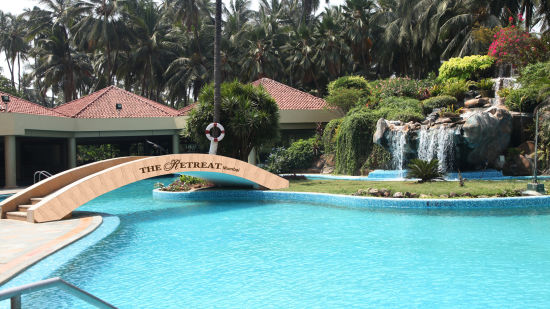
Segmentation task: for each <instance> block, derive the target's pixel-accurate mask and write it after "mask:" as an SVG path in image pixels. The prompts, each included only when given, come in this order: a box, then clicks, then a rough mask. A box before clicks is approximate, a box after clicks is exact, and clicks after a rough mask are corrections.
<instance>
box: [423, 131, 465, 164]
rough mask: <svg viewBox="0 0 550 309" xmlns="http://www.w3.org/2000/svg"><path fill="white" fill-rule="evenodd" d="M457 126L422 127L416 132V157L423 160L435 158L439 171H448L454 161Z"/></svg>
mask: <svg viewBox="0 0 550 309" xmlns="http://www.w3.org/2000/svg"><path fill="white" fill-rule="evenodd" d="M456 134H458V129H457V128H448V127H444V126H440V127H439V128H437V129H435V128H434V129H428V128H426V127H424V126H423V127H422V128H421V129H420V131H419V132H418V158H419V159H421V160H425V161H430V160H432V159H437V160H438V161H439V168H440V170H441V171H444V172H446V171H450V170H452V169H453V168H454V162H455V146H456V142H455V136H456Z"/></svg>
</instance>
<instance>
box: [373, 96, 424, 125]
mask: <svg viewBox="0 0 550 309" xmlns="http://www.w3.org/2000/svg"><path fill="white" fill-rule="evenodd" d="M377 108H378V110H379V113H380V114H382V115H384V118H387V119H391V120H401V121H403V122H409V121H421V120H422V119H424V115H423V114H422V108H421V105H420V101H418V100H416V99H412V98H407V97H388V98H385V99H383V100H382V101H380V103H378V106H377Z"/></svg>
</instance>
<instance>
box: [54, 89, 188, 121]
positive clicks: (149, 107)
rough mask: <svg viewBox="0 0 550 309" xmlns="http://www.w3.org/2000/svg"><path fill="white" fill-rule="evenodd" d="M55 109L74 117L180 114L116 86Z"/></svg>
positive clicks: (169, 115) (132, 116) (172, 115)
mask: <svg viewBox="0 0 550 309" xmlns="http://www.w3.org/2000/svg"><path fill="white" fill-rule="evenodd" d="M118 103H120V104H122V109H120V110H117V109H116V104H118ZM55 111H56V112H59V113H61V114H63V115H66V116H67V117H72V118H147V117H174V116H177V115H178V111H177V110H175V109H173V108H171V107H168V106H166V105H162V104H160V103H157V102H155V101H152V100H149V99H147V98H144V97H141V96H138V95H137V94H134V93H131V92H129V91H126V90H124V89H120V88H118V87H115V86H109V87H107V88H104V89H101V90H99V91H96V92H94V93H92V94H90V95H87V96H85V97H82V98H80V99H76V100H74V101H71V102H68V103H65V104H63V105H60V106H58V107H56V108H55Z"/></svg>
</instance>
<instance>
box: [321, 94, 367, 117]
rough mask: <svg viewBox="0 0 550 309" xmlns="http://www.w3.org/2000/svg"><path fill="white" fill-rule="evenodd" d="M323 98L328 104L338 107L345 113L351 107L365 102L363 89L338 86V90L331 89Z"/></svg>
mask: <svg viewBox="0 0 550 309" xmlns="http://www.w3.org/2000/svg"><path fill="white" fill-rule="evenodd" d="M325 100H326V101H327V103H328V104H329V105H330V106H333V107H338V108H340V109H342V111H343V112H344V113H347V112H348V111H349V110H350V109H352V108H353V107H355V106H358V105H363V104H364V103H366V101H367V97H366V96H365V93H364V91H363V90H359V89H355V88H349V89H347V88H340V89H338V91H332V92H331V93H330V94H329V95H328V96H326V97H325Z"/></svg>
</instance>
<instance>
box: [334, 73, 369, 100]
mask: <svg viewBox="0 0 550 309" xmlns="http://www.w3.org/2000/svg"><path fill="white" fill-rule="evenodd" d="M327 88H328V92H329V93H331V94H333V93H335V92H336V90H337V89H342V88H344V89H357V90H360V91H362V92H363V93H364V95H365V96H369V95H370V94H371V90H370V86H369V83H368V82H367V80H366V79H365V78H363V77H362V76H353V75H350V76H343V77H340V78H338V79H336V80H334V81H332V82H330V83H329V84H328V86H327Z"/></svg>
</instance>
